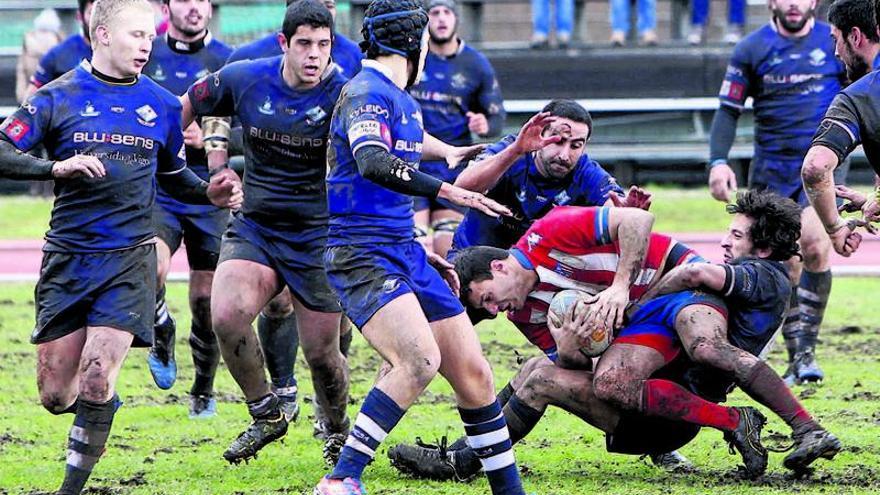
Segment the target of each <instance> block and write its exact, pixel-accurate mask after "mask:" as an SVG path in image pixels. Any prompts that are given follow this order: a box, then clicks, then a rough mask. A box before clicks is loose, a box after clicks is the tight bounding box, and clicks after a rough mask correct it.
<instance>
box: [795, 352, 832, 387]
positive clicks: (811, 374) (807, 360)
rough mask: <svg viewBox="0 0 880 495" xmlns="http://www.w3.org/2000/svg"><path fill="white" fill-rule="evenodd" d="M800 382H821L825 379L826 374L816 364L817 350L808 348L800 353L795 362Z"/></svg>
mask: <svg viewBox="0 0 880 495" xmlns="http://www.w3.org/2000/svg"><path fill="white" fill-rule="evenodd" d="M795 363H796V366H797V377H798V380H799V381H800V382H801V383H803V382H821V381H822V380H824V379H825V373H824V372H823V371H822V368H820V367H819V363H817V362H816V348H815V347H807V348H804V349H803V350H801V352H800V353H798V358H797V359H796V360H795Z"/></svg>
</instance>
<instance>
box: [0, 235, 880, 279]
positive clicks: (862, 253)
mask: <svg viewBox="0 0 880 495" xmlns="http://www.w3.org/2000/svg"><path fill="white" fill-rule="evenodd" d="M672 237H673V238H675V239H677V240H679V241H681V242H683V243H685V244H687V245H688V246H690V247H691V248H693V249H695V250H696V251H697V252H699V253H700V254H701V255H702V256H704V257H705V258H707V259H709V260H711V261H716V262H720V261H721V260H722V257H723V251H722V250H721V246H720V242H721V234H718V233H705V234H703V233H687V234H672ZM42 246H43V241H42V240H25V241H2V242H0V281H10V280H36V279H37V276H38V275H39V273H40V262H41V259H42V251H41V249H42ZM831 266H832V269H833V270H834V272H835V274H836V275H844V276H880V237H878V236H870V235H869V236H866V237H865V239H864V240H863V241H862V245H861V246H860V247H859V250H858V251H857V252H856V253H855V254H854V255H852V256H851V257H849V258H844V257H842V256H839V255H837V254H836V253H834V254H832V260H831ZM188 271H189V268H188V266H187V262H186V254H185V253H184V251H183V250H182V249H179V250H178V251H177V253H176V254H175V256H174V258H173V259H172V262H171V275H170V276H169V278H170V279H172V280H185V279H186V277H187V273H188Z"/></svg>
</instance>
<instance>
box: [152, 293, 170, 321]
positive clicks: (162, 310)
mask: <svg viewBox="0 0 880 495" xmlns="http://www.w3.org/2000/svg"><path fill="white" fill-rule="evenodd" d="M166 321H168V305H167V304H165V286H164V285H163V286H162V287H160V288H159V289H158V290H157V291H156V323H155V325H156V326H159V325H161V324H163V323H165V322H166Z"/></svg>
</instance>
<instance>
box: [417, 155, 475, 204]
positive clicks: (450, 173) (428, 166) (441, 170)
mask: <svg viewBox="0 0 880 495" xmlns="http://www.w3.org/2000/svg"><path fill="white" fill-rule="evenodd" d="M419 170H420V171H422V172H424V173H426V174H428V175H431V176H432V177H436V178H438V179H440V180H442V181H443V182H448V183H450V184H453V183H454V182H455V179H457V178H458V176H459V174H461V172H462V170H464V166H461V167H456V168H453V169H450V168H449V166H448V165H447V164H446V162H445V161H441V162H422V163H421V164H419ZM422 210H431V211H437V210H453V211H457V212H459V213H461V214H464V213H465V212H466V211H467V208H466V207H464V206H459V205H457V204H453V203H450V202H449V201H446V200H445V199H439V198H425V197H420V196H419V197H415V198H413V211H422Z"/></svg>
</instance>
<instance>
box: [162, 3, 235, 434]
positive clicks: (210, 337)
mask: <svg viewBox="0 0 880 495" xmlns="http://www.w3.org/2000/svg"><path fill="white" fill-rule="evenodd" d="M162 10H163V12H164V14H165V15H166V17H167V18H168V31H167V32H166V34H165V36H162V37H157V38H156V39H155V40H154V41H153V52H152V54H151V55H150V62H149V63H148V64H147V66H146V67H145V68H144V74H146V75H148V76H150V78H151V79H153V80H154V81H156V82H157V83H158V84H159V85H160V86H162V87H163V88H165V89H167V90H168V91H170V92H171V93H173V94H175V95H182V94H184V93H185V92H186V90H187V89H188V88H189V87H190V85H192V84H193V83H194V82H195V81H196V80H198V79H199V78H201V77H204V76H205V75H206V74H208V73H210V72H213V71H215V70H217V69H219V68H220V67H222V66H223V63H224V61H225V60H226V58H227V57H228V56H229V54H230V53H231V52H232V49H231V48H229V47H228V46H226V45H225V44H223V43H222V42H220V41H218V40H216V39H214V37H213V36H212V35H211V33H210V31H208V22H210V20H211V16H212V14H213V4H212V3H211V1H210V0H164V2H163V4H162ZM203 124H205V125H206V126H210V125H211V124H210V123H208V122H204V123H203ZM184 139H185V143H186V161H187V166H189V167H190V168H191V169H192V170H193V171H195V172H196V173H197V174H199V176H200V177H202V178H207V177H208V174H209V170H208V161H207V157H206V154H205V149H204V148H205V145H204V142H203V135H202V129H201V127H200V126H199V124H198V123H193V124H189V125H188V126H187V127H186V128H185V130H184ZM153 220H154V222H155V223H156V231H157V233H158V240H159V242H157V243H156V253H157V254H158V257H159V261H158V266H159V271H158V282H157V288H158V289H157V297H156V326H155V330H154V332H155V335H154V340H153V346H152V348H151V349H150V354H149V355H148V362H149V365H150V372H151V374H152V375H153V380H154V381H155V382H156V385H158V386H159V388H162V389H168V388H171V386H172V385H173V384H174V381H175V380H176V378H177V363H176V361H175V358H174V340H175V339H174V337H175V333H176V324H175V321H174V318H173V317H172V315H171V314H170V312H169V311H168V306H167V304H166V303H165V280H166V278H167V277H168V271H169V270H170V269H171V256H172V255H173V254H174V252H175V251H177V249H178V248H179V247H180V244H181V242H184V243H185V244H186V256H187V261H188V262H189V267H190V274H189V307H190V311H191V312H192V323H191V327H190V336H189V344H190V348H191V349H192V358H193V365H194V368H195V378H194V380H193V384H192V387H191V388H190V401H189V402H190V404H189V415H190V417H191V418H207V417H211V416H213V415H214V414H215V413H216V409H217V405H216V402H215V401H214V399H213V393H214V374H215V373H216V371H217V364H218V363H219V362H220V353H219V351H218V349H217V338H216V337H215V336H214V332H212V331H211V281H212V280H213V277H214V269H215V268H216V267H217V256H218V253H219V252H220V236H221V235H222V233H223V230H224V229H225V228H226V224H227V223H228V220H229V212H228V211H226V210H223V209H218V208H214V207H212V206H210V205H209V206H201V205H190V204H186V203H182V202H180V201H177V200H175V199H173V198H171V197H169V196H168V194H166V193H165V191H164V190H163V189H162V188H161V187H160V188H159V191H158V195H157V196H156V208H155V211H154V218H153Z"/></svg>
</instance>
